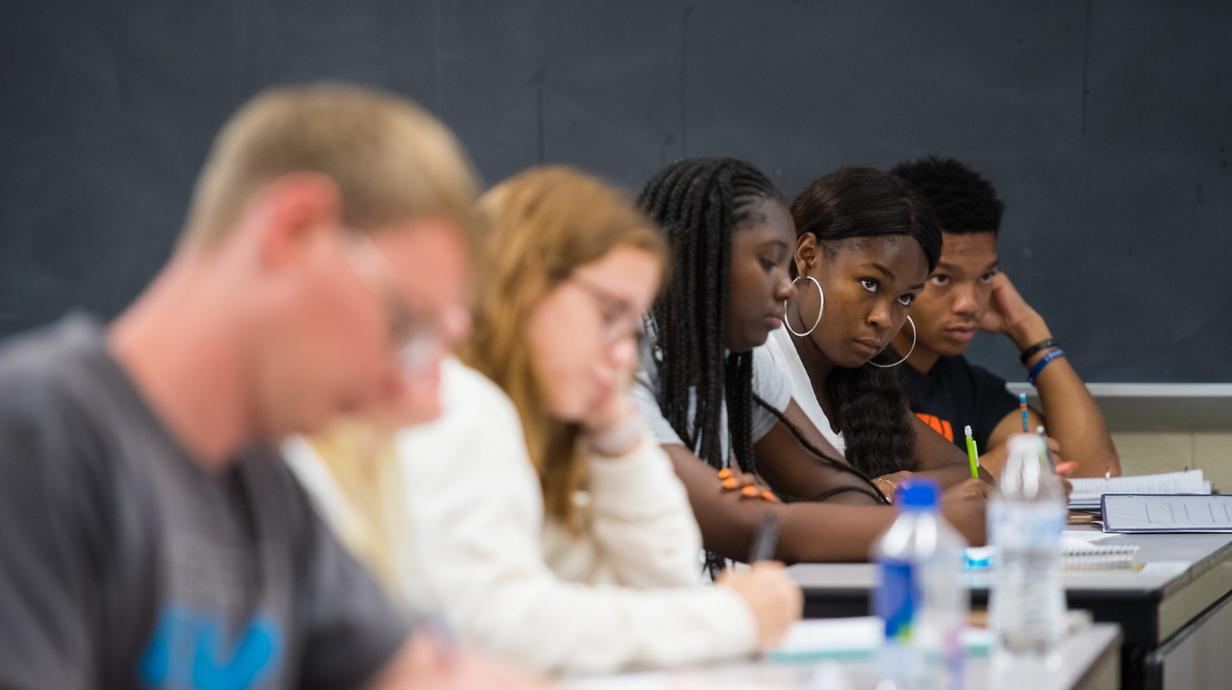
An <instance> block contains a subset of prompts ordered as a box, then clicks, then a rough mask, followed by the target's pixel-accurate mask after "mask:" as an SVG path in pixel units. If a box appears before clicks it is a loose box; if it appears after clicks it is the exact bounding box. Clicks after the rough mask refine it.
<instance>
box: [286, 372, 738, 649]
mask: <svg viewBox="0 0 1232 690" xmlns="http://www.w3.org/2000/svg"><path fill="white" fill-rule="evenodd" d="M441 394H442V408H443V410H444V412H443V414H442V416H441V418H440V419H438V420H437V421H435V422H433V423H431V424H428V425H425V426H422V427H417V428H415V429H413V430H408V431H406V432H403V433H402V434H401V435H400V436H399V438H398V440H397V444H398V453H397V456H398V461H399V462H400V463H401V467H400V468H399V469H400V470H401V472H400V474H401V476H402V478H403V483H404V487H405V491H406V494H405V495H406V497H407V501H406V505H407V506H408V507H409V508H407V509H405V510H403V511H402V513H403V515H404V517H405V525H404V527H402V528H399V527H398V526H397V525H395V526H394V528H393V529H392V533H393V534H395V535H398V538H397V542H398V543H397V544H393V545H391V546H392V547H393V550H394V562H395V563H396V565H397V570H398V574H399V580H400V585H401V589H402V591H401V594H402V595H403V598H404V599H405V600H406V601H407V602H408V603H410V604H411V606H412V607H415V608H417V609H420V610H439V611H440V612H441V613H443V614H444V616H445V617H446V619H447V620H448V621H449V622H450V623H451V624H452V625H453V627H454V628H455V630H456V631H457V633H458V635H459V637H461V638H462V640H463V641H464V642H466V643H469V644H472V645H474V646H476V647H478V648H481V649H484V650H487V651H488V652H490V653H494V654H497V655H499V656H502V657H504V658H506V659H509V660H511V661H515V662H517V663H521V664H525V665H529V666H532V667H535V668H539V669H543V670H548V671H559V672H565V673H601V672H610V671H613V670H617V669H621V668H628V667H634V666H636V667H642V666H665V665H676V664H686V663H694V662H699V661H704V660H708V659H731V658H732V657H737V656H740V655H744V654H748V653H751V652H752V651H754V647H755V644H756V623H755V621H754V620H753V617H752V614H751V612H750V611H749V609H748V607H747V606H746V605H745V604H744V602H743V600H741V599H740V598H739V597H738V596H737V595H736V594H735V593H734V592H732V591H731V590H728V589H726V588H723V587H715V586H711V585H709V584H704V583H702V580H701V575H700V570H701V567H700V561H699V558H698V552H699V549H700V548H701V537H700V533H699V530H698V527H697V523H696V521H695V520H694V518H693V513H692V511H691V509H690V508H689V503H688V498H687V496H686V494H685V490H684V487H683V486H682V485H681V483H680V480H679V479H677V478H676V475H675V473H674V472H673V471H672V468H671V462H670V460H669V459H668V458H667V456H666V454H664V452H663V450H662V449H661V447H660V446H659V445H658V444H657V443H654V442H653V441H652V440H651V439H650V438H649V437H647V438H645V439H644V440H643V442H642V444H641V446H640V447H639V448H638V450H636V451H635V452H634V453H632V454H630V455H628V456H626V457H623V458H617V459H611V458H601V457H595V458H592V459H590V460H589V463H590V465H589V470H590V487H589V494H588V496H583V497H581V498H582V499H587V498H588V500H589V510H590V520H589V530H588V531H587V532H586V533H585V534H583V535H581V536H580V537H579V538H571V537H570V536H569V535H568V534H567V533H566V532H565V531H564V530H563V529H562V528H560V527H559V526H558V525H556V524H555V523H553V522H548V523H547V524H545V522H544V514H543V496H542V492H541V490H540V487H539V479H538V475H537V474H536V472H535V469H534V467H533V466H532V465H531V463H530V460H529V458H528V457H527V454H526V447H525V444H524V441H523V438H522V429H521V424H520V422H519V420H518V415H517V411H516V409H515V408H514V407H513V404H512V403H511V402H510V401H509V399H508V398H507V397H506V396H505V395H504V393H503V392H502V391H501V390H500V389H499V388H498V387H497V386H496V385H495V384H493V383H492V382H491V381H488V380H487V379H486V378H484V377H483V376H481V375H480V374H478V373H477V372H475V371H473V370H471V369H469V368H467V367H465V366H463V365H461V364H459V363H457V362H452V361H451V362H448V363H447V364H446V365H445V368H444V371H443V379H442V387H441ZM289 450H290V451H291V452H290V453H289V454H290V455H292V456H293V465H295V466H296V469H297V470H298V471H299V472H300V474H301V476H306V475H307V476H310V477H311V479H310V480H309V481H307V482H306V484H307V485H308V486H309V488H310V490H311V491H312V492H313V493H314V494H315V495H317V496H318V499H319V500H320V502H321V503H322V505H323V507H324V508H325V512H326V513H327V514H329V513H331V512H333V513H335V515H334V516H333V518H332V520H331V521H333V522H335V523H337V522H338V520H339V517H338V513H339V512H340V511H344V510H345V506H338V505H337V503H338V500H337V496H336V495H335V496H333V497H331V496H330V495H329V494H330V491H329V490H328V488H327V487H326V488H324V489H323V488H322V485H323V484H326V485H327V482H323V481H322V477H321V474H320V472H319V471H317V470H319V467H318V468H317V470H313V469H312V468H311V465H312V462H311V457H310V454H311V449H310V448H307V446H306V444H296V445H294V446H290V447H289ZM305 458H307V459H305ZM314 485H316V486H314ZM331 502H332V503H334V504H335V505H334V506H333V508H332V509H331V507H330V503H331ZM583 502H585V501H583Z"/></svg>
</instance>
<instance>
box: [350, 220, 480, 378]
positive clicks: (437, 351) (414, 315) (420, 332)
mask: <svg viewBox="0 0 1232 690" xmlns="http://www.w3.org/2000/svg"><path fill="white" fill-rule="evenodd" d="M348 237H350V238H351V239H353V240H354V244H353V245H352V249H353V251H352V252H349V253H348V254H347V259H348V261H349V263H350V264H351V268H352V269H353V270H354V271H355V273H356V275H358V276H359V277H360V279H361V280H363V281H364V282H365V283H367V284H368V286H369V287H370V288H372V291H373V292H375V293H377V295H379V296H380V298H381V301H382V302H383V303H384V305H385V312H386V314H387V317H388V321H389V336H390V340H391V341H392V342H393V343H394V345H395V346H396V347H397V350H398V360H399V362H400V364H401V367H402V372H403V374H404V375H415V374H419V373H423V372H424V371H425V370H427V369H428V368H430V367H431V366H432V365H433V364H435V363H436V361H437V360H439V359H440V357H441V355H442V354H443V353H444V351H445V349H446V342H447V338H446V336H445V330H446V329H445V328H444V326H442V324H441V323H440V319H439V318H434V317H432V316H429V315H428V314H425V313H424V312H423V311H422V310H420V309H416V308H415V307H412V306H411V305H410V304H408V303H407V301H406V300H405V299H403V298H402V296H401V295H399V294H398V290H397V288H396V287H395V286H396V284H397V279H396V275H397V271H396V270H395V269H394V267H393V264H391V263H390V262H389V258H388V257H387V256H385V252H384V251H383V250H382V249H381V248H380V246H378V245H377V244H376V243H375V242H373V241H372V238H371V237H369V236H368V234H367V233H364V232H360V231H352V232H350V233H348ZM365 264H367V265H372V266H376V267H377V268H376V273H377V274H378V275H379V276H380V277H379V278H378V277H376V276H374V275H372V271H369V270H364V265H365ZM458 309H461V308H460V307H459V308H458Z"/></svg>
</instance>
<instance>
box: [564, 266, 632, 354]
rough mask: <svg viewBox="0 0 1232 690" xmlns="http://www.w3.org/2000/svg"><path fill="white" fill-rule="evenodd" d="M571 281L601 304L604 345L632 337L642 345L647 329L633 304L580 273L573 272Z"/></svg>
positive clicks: (570, 277)
mask: <svg viewBox="0 0 1232 690" xmlns="http://www.w3.org/2000/svg"><path fill="white" fill-rule="evenodd" d="M569 282H571V283H572V284H573V285H576V286H577V287H579V288H581V289H582V291H583V292H585V293H586V294H588V295H590V296H591V297H593V298H594V300H595V302H597V303H598V304H599V310H600V312H601V318H602V319H603V334H602V336H603V344H604V345H612V344H614V343H616V342H618V341H620V340H621V339H622V338H625V337H632V338H633V342H634V343H635V344H636V345H637V346H638V347H639V348H640V347H641V345H642V343H643V342H645V340H646V329H645V326H644V325H643V323H642V315H641V314H639V313H638V312H637V311H636V310H635V309H634V308H633V305H631V304H629V302H628V301H627V300H625V299H622V298H620V297H617V296H616V295H613V294H612V293H611V292H610V291H608V290H607V289H605V288H602V287H600V286H599V285H598V284H596V283H595V282H594V281H592V280H590V279H588V278H586V277H585V276H583V275H581V274H579V273H576V272H574V273H573V274H571V275H570V276H569Z"/></svg>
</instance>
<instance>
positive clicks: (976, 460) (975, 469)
mask: <svg viewBox="0 0 1232 690" xmlns="http://www.w3.org/2000/svg"><path fill="white" fill-rule="evenodd" d="M963 433H964V434H966V435H967V459H968V460H970V461H971V478H972V479H976V478H978V477H979V476H980V454H979V453H977V452H975V439H974V438H972V437H971V427H970V426H965V427H963Z"/></svg>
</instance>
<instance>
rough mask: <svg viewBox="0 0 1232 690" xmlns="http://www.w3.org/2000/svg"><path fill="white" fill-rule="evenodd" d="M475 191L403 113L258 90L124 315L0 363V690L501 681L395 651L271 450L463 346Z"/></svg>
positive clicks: (364, 97)
mask: <svg viewBox="0 0 1232 690" xmlns="http://www.w3.org/2000/svg"><path fill="white" fill-rule="evenodd" d="M474 192H475V189H474V182H473V178H472V176H471V173H470V169H469V165H468V164H467V162H466V159H465V158H464V156H463V154H462V151H461V149H460V147H459V146H458V144H457V142H456V141H455V140H454V138H453V136H452V135H451V134H450V133H449V131H448V130H447V129H446V128H445V127H444V126H443V125H442V124H440V123H439V122H438V121H436V120H435V119H434V118H433V117H431V116H430V115H428V114H427V113H426V112H424V111H422V110H420V109H419V108H418V107H416V106H415V105H414V104H412V103H410V102H409V101H406V100H404V99H402V98H399V97H396V96H393V95H390V94H384V93H381V92H377V91H374V90H369V89H362V88H358V87H347V86H341V85H318V86H310V87H299V88H284V89H277V90H273V91H269V92H266V93H265V94H263V95H261V96H259V97H258V98H256V99H254V100H253V101H252V102H250V103H249V104H248V105H247V106H245V107H244V108H243V109H242V110H241V111H240V112H239V113H238V114H237V115H236V116H235V117H234V118H232V120H231V121H230V122H229V123H228V124H227V126H226V127H225V128H224V130H223V131H222V133H221V134H220V136H219V138H218V139H217V141H216V142H215V145H214V148H213V150H212V151H211V153H210V157H209V159H208V161H207V163H206V166H205V169H204V170H203V172H202V175H201V177H200V179H199V181H198V184H197V187H196V190H195V193H194V197H193V202H192V206H191V209H190V212H189V215H188V219H187V223H186V226H185V229H184V231H183V235H182V239H181V242H180V245H179V247H178V248H177V250H176V251H175V253H174V255H173V256H172V258H171V260H170V261H169V263H168V264H167V265H166V266H165V267H164V268H163V270H162V271H161V273H159V275H158V276H157V277H156V278H155V280H154V281H153V283H152V284H151V285H150V286H149V287H148V288H147V289H146V290H145V292H144V293H143V294H142V295H141V296H140V297H139V298H138V299H137V300H136V301H135V302H134V303H133V304H132V305H131V306H130V307H129V308H128V309H127V310H125V311H124V313H122V314H121V315H120V316H119V317H118V318H117V319H116V320H115V321H114V322H112V323H110V324H102V323H99V322H97V321H95V320H93V319H91V318H90V317H86V316H82V315H76V316H69V317H67V318H65V319H63V320H62V321H61V322H59V323H58V324H54V325H52V326H50V327H48V328H45V329H42V330H40V331H36V332H33V333H30V334H26V335H23V336H19V337H17V338H14V339H13V340H12V341H11V342H9V343H6V344H5V345H4V346H3V348H0V390H3V391H4V394H3V395H0V526H2V527H0V621H3V624H2V625H0V687H3V688H6V689H8V690H32V689H34V688H52V687H54V688H73V689H83V690H84V689H86V688H130V687H139V686H140V687H150V688H177V689H181V688H224V687H226V688H241V687H243V688H290V687H301V686H302V687H321V688H326V687H331V688H333V687H336V688H343V687H346V688H351V687H357V686H361V685H366V684H371V685H372V686H385V685H387V684H399V685H400V686H403V687H407V686H409V687H417V688H418V687H460V686H463V685H468V684H469V686H470V687H482V686H485V685H488V686H492V685H505V684H508V683H510V682H512V683H513V684H514V685H519V684H520V683H522V682H523V680H522V679H521V678H518V677H515V676H510V675H508V674H507V673H506V672H505V671H504V670H502V669H495V667H493V666H490V665H487V664H485V663H484V662H474V661H472V660H469V658H468V659H467V660H466V661H465V662H464V663H458V664H453V665H451V666H450V667H449V669H446V668H445V667H444V666H443V665H439V664H436V663H433V662H432V661H431V660H432V659H433V658H434V652H433V651H432V647H431V645H430V644H426V643H425V642H423V641H422V639H421V638H422V636H420V635H416V636H415V640H416V642H408V641H407V640H408V634H409V625H408V622H407V621H406V620H405V619H404V617H403V616H402V615H401V614H400V613H398V612H397V610H396V609H395V608H394V607H392V606H391V605H390V604H389V603H388V601H387V599H386V598H385V597H384V596H383V595H382V594H381V592H380V590H379V589H378V587H377V585H376V584H375V582H374V581H373V579H372V577H371V575H370V574H369V573H368V572H367V571H366V570H364V569H363V568H362V567H361V566H360V565H359V564H358V563H357V562H356V561H355V560H354V559H353V558H351V557H350V556H349V555H348V554H347V553H346V552H345V550H344V549H343V548H342V547H341V546H340V545H339V544H338V542H337V541H336V540H335V538H334V537H333V536H332V535H331V533H330V531H329V530H328V529H327V528H326V527H324V526H323V524H322V522H321V521H320V519H319V518H317V517H316V515H315V514H314V512H313V509H312V506H311V505H310V503H309V501H308V499H307V498H306V496H305V494H304V492H303V490H302V489H301V488H300V487H299V485H298V484H297V483H296V481H295V479H294V478H293V476H292V474H291V472H290V470H289V469H288V468H287V467H286V466H285V465H284V464H283V463H282V462H281V458H280V457H279V455H278V452H277V445H276V444H277V442H278V441H279V440H280V439H282V438H283V437H284V436H286V435H287V434H292V433H309V432H312V431H316V430H318V429H321V428H322V426H323V425H325V424H326V423H327V422H329V421H330V420H331V419H333V418H334V417H336V416H338V415H341V414H346V413H359V412H363V411H364V410H365V409H367V408H368V407H369V406H372V405H376V404H381V403H388V402H389V401H393V400H398V399H399V396H401V395H403V390H404V388H405V386H406V385H407V384H406V380H405V374H406V373H413V374H415V376H416V377H417V378H418V379H421V380H422V379H424V378H427V379H428V380H431V377H432V376H433V372H434V371H435V370H436V368H437V367H438V366H439V359H440V355H441V353H442V352H443V351H446V350H448V348H449V346H451V345H452V343H453V342H454V341H456V340H457V339H458V338H460V337H461V336H462V335H463V334H464V332H465V330H466V328H467V323H468V322H467V320H466V319H465V317H464V316H463V315H462V314H463V313H464V309H463V306H462V300H463V293H464V289H465V283H466V280H467V271H468V249H467V241H466V239H465V236H464V233H465V229H466V227H467V226H468V224H469V223H470V213H471V211H470V206H471V203H472V200H473V197H474ZM494 669H495V670H494Z"/></svg>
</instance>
